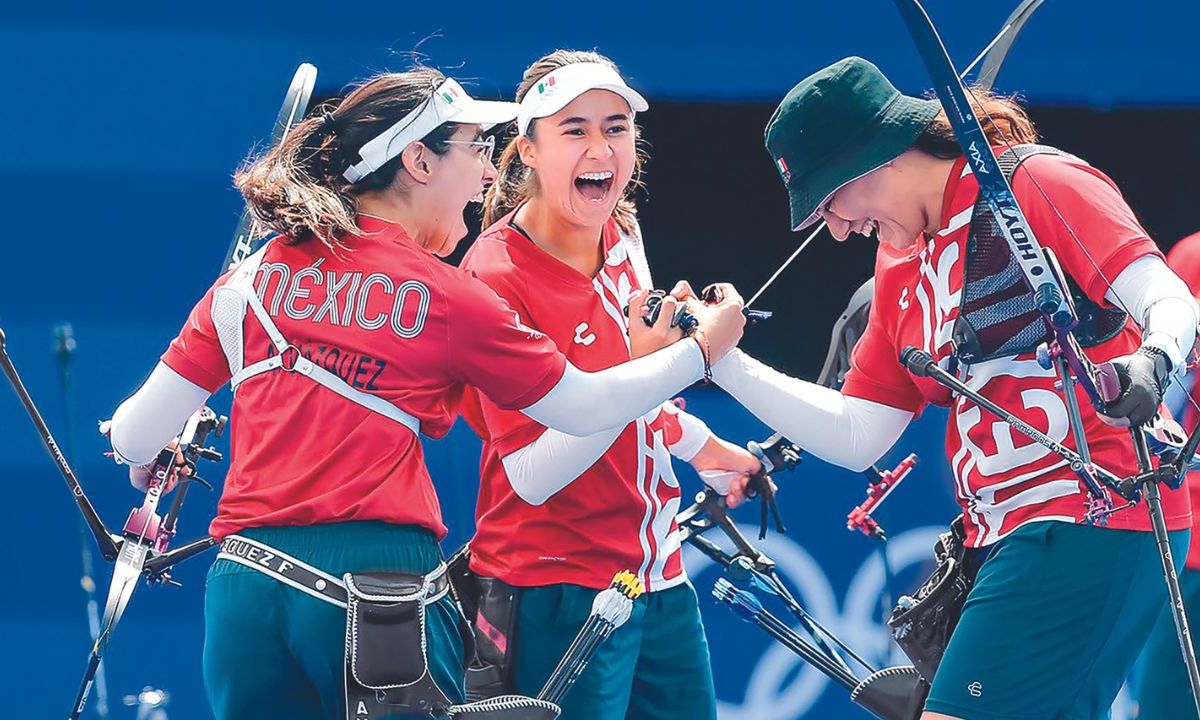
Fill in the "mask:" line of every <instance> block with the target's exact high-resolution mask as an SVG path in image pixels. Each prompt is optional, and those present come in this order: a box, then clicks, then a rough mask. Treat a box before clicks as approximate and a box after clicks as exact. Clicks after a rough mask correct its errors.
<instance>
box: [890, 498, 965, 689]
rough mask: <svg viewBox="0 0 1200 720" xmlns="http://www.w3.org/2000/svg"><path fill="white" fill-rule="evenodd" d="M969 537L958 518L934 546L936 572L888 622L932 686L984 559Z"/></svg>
mask: <svg viewBox="0 0 1200 720" xmlns="http://www.w3.org/2000/svg"><path fill="white" fill-rule="evenodd" d="M965 538H966V531H965V530H964V527H963V519H962V516H959V517H958V518H956V519H955V520H954V522H953V523H951V524H950V530H949V532H945V533H942V535H941V537H939V538H938V541H937V544H936V545H934V548H933V552H934V559H935V561H936V563H937V567H936V568H934V571H933V574H932V575H930V576H929V579H928V580H926V581H925V582H924V583H923V584H922V585H921V587H920V588H918V589H917V591H916V592H915V593H913V595H912V596H907V595H906V596H903V597H901V598H900V602H899V603H898V604H897V605H896V608H895V609H894V610H893V611H892V616H891V617H890V618H889V619H888V627H889V628H890V629H891V631H892V637H893V638H895V639H896V644H897V645H899V646H900V649H901V650H903V651H904V654H905V655H907V656H908V659H909V660H911V661H912V663H913V666H914V667H915V668H916V669H917V672H919V673H920V674H921V677H923V678H925V680H926V681H927V682H930V683H932V682H933V676H934V674H935V673H936V672H937V668H938V664H939V663H940V662H941V661H942V655H944V654H945V652H946V645H947V644H948V643H949V642H950V635H951V634H952V633H953V632H954V628H955V626H956V625H958V619H959V617H960V616H961V615H962V610H963V605H964V604H965V603H966V601H967V595H968V594H969V593H970V592H971V588H972V587H973V586H974V585H975V576H976V575H977V574H978V573H979V566H980V565H981V564H982V561H983V558H984V556H985V552H983V551H980V550H975V549H971V548H967V547H965V546H964V545H963V541H964V539H965Z"/></svg>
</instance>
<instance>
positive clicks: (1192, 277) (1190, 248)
mask: <svg viewBox="0 0 1200 720" xmlns="http://www.w3.org/2000/svg"><path fill="white" fill-rule="evenodd" d="M1167 265H1169V266H1170V268H1171V269H1172V270H1174V271H1175V274H1176V275H1178V276H1179V277H1181V278H1183V281H1184V282H1185V283H1187V286H1188V289H1189V290H1191V291H1192V295H1195V296H1196V297H1197V298H1200V233H1194V234H1192V235H1188V236H1187V237H1185V238H1184V239H1182V240H1180V241H1179V242H1177V243H1175V246H1174V247H1172V248H1171V252H1169V253H1167ZM1196 375H1197V373H1196V371H1195V370H1193V371H1192V372H1191V374H1190V376H1189V377H1188V378H1187V379H1186V384H1190V385H1191V388H1190V390H1189V394H1190V395H1191V398H1192V400H1191V402H1189V403H1187V404H1186V405H1185V406H1184V408H1183V412H1182V413H1180V414H1179V419H1180V422H1181V423H1182V424H1183V428H1184V429H1185V430H1187V431H1189V432H1191V430H1192V429H1193V428H1195V427H1196V423H1197V422H1200V413H1197V412H1196V407H1197V406H1200V384H1198V383H1197V377H1196ZM1187 483H1188V489H1189V491H1190V492H1191V494H1192V521H1193V522H1195V520H1196V518H1197V517H1200V470H1194V471H1192V472H1190V473H1188V476H1187ZM1187 567H1189V568H1191V569H1193V570H1200V533H1197V532H1196V531H1195V529H1193V530H1192V545H1191V549H1189V550H1188V556H1187Z"/></svg>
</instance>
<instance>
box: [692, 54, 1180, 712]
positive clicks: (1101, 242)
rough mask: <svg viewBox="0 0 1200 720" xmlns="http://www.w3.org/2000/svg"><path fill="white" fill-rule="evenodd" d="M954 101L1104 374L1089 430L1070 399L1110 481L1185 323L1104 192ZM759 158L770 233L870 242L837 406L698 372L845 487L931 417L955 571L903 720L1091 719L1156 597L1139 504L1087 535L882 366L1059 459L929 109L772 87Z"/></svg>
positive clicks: (940, 120)
mask: <svg viewBox="0 0 1200 720" xmlns="http://www.w3.org/2000/svg"><path fill="white" fill-rule="evenodd" d="M974 95H975V102H976V103H977V106H976V107H975V108H974V110H975V112H976V114H977V116H979V117H980V118H981V120H982V123H983V126H984V130H985V132H986V134H987V137H988V141H989V143H990V144H991V145H992V146H993V149H994V151H995V152H996V154H997V155H998V156H1001V157H1000V159H1001V165H1002V166H1005V167H1006V168H1007V169H1006V170H1005V172H1006V173H1011V174H1012V175H1011V183H1012V186H1013V190H1014V193H1015V194H1016V197H1017V200H1018V202H1019V203H1020V205H1021V207H1022V208H1023V209H1024V211H1025V214H1026V216H1027V218H1028V220H1029V223H1030V225H1031V226H1032V228H1033V231H1034V233H1035V234H1036V236H1037V238H1038V239H1039V241H1040V242H1041V244H1042V245H1043V246H1044V247H1046V248H1048V249H1050V250H1052V251H1053V252H1054V253H1055V254H1056V255H1057V257H1058V260H1059V262H1060V263H1061V265H1062V267H1063V270H1064V272H1065V273H1066V275H1067V276H1068V278H1069V284H1070V285H1071V287H1072V288H1073V290H1074V292H1075V302H1076V306H1077V308H1078V310H1079V315H1080V316H1081V317H1085V318H1088V321H1087V322H1084V323H1083V324H1082V325H1081V326H1080V327H1079V328H1078V329H1077V330H1076V334H1077V336H1078V338H1079V340H1080V343H1081V344H1082V345H1083V346H1084V352H1085V353H1086V355H1087V356H1088V357H1089V358H1090V359H1091V360H1092V361H1093V362H1097V363H1100V362H1105V361H1114V363H1115V366H1116V367H1117V368H1118V372H1119V373H1121V374H1122V375H1124V376H1125V380H1124V382H1123V385H1124V386H1125V392H1124V393H1123V394H1122V395H1121V397H1120V398H1118V399H1117V400H1116V401H1114V402H1113V403H1110V404H1109V405H1108V406H1106V408H1105V412H1106V416H1105V417H1104V418H1103V419H1102V418H1101V416H1100V415H1099V414H1098V413H1097V412H1096V411H1094V410H1093V409H1092V407H1091V405H1090V404H1089V403H1082V404H1083V408H1082V424H1083V428H1084V435H1085V436H1086V437H1087V439H1088V442H1089V444H1090V449H1091V455H1092V459H1093V461H1094V462H1096V463H1097V464H1099V465H1102V466H1104V467H1106V468H1108V469H1110V470H1112V471H1114V472H1116V473H1118V474H1121V475H1129V474H1133V473H1135V472H1136V471H1137V463H1136V458H1135V457H1134V454H1133V449H1132V444H1131V443H1130V439H1129V434H1128V432H1127V431H1126V430H1124V429H1121V428H1118V427H1116V426H1115V425H1120V424H1125V425H1128V424H1129V422H1130V420H1132V421H1133V422H1134V423H1137V422H1141V421H1142V420H1143V419H1145V417H1147V416H1149V415H1152V414H1153V413H1154V411H1155V410H1156V409H1157V406H1158V403H1159V400H1160V399H1161V388H1162V387H1163V385H1164V384H1165V383H1166V382H1167V381H1168V380H1169V378H1170V376H1171V375H1172V374H1173V373H1175V372H1176V371H1177V370H1179V369H1181V368H1183V366H1184V359H1183V358H1184V356H1185V354H1186V353H1187V351H1188V350H1190V349H1191V347H1192V344H1193V341H1194V340H1195V336H1196V322H1197V312H1196V305H1195V303H1194V302H1193V301H1192V298H1191V296H1190V294H1189V293H1188V290H1187V287H1186V285H1184V284H1183V282H1182V281H1181V280H1180V279H1179V278H1178V277H1177V276H1175V275H1174V274H1173V273H1172V272H1171V271H1170V270H1169V269H1168V268H1167V266H1166V265H1165V264H1164V262H1163V260H1162V256H1161V254H1160V253H1159V251H1158V249H1157V247H1156V246H1155V244H1154V241H1153V240H1151V239H1150V238H1149V236H1148V235H1147V234H1146V232H1145V230H1143V229H1142V227H1141V225H1140V224H1139V223H1138V221H1137V219H1136V217H1135V216H1134V214H1133V211H1132V210H1130V208H1129V206H1128V205H1127V204H1126V202H1125V200H1124V198H1123V197H1122V196H1121V192H1120V191H1119V190H1118V189H1117V187H1116V185H1115V184H1113V182H1112V181H1111V180H1109V179H1108V177H1106V176H1105V175H1104V174H1103V173H1101V172H1100V171H1099V170H1097V169H1095V168H1093V167H1092V166H1090V165H1088V164H1087V163H1086V162H1084V161H1083V160H1080V159H1079V158H1077V157H1074V156H1071V155H1068V154H1066V153H1063V152H1061V151H1058V150H1055V149H1053V148H1048V147H1044V146H1034V145H1032V144H1033V143H1034V142H1035V141H1036V140H1037V134H1036V132H1035V130H1034V127H1033V124H1032V122H1031V121H1030V119H1029V116H1028V115H1027V114H1026V113H1025V111H1024V110H1023V109H1022V108H1021V107H1020V106H1019V105H1018V104H1017V103H1016V102H1014V101H1013V100H1012V99H1010V98H1006V97H999V96H996V95H993V94H990V93H985V92H982V91H976V92H975V93H974ZM766 146H767V150H768V152H769V153H770V154H771V159H772V161H773V162H774V163H775V166H776V168H777V169H778V171H779V173H780V175H781V177H782V179H783V182H784V184H785V186H786V187H787V192H788V196H789V199H790V203H791V224H792V228H793V230H799V229H801V228H804V227H807V226H810V225H813V224H814V223H816V222H817V221H819V220H824V221H825V222H826V223H828V225H829V229H830V231H831V232H832V234H833V236H834V237H835V238H836V239H837V240H839V241H845V240H847V239H848V238H849V237H850V236H851V235H861V236H864V237H866V238H867V239H871V238H874V239H876V240H877V241H878V242H879V249H878V253H877V258H876V264H875V289H874V298H873V305H872V309H871V316H870V320H869V322H868V324H867V327H866V329H865V331H864V334H863V336H862V337H861V339H860V340H859V342H858V344H857V346H856V347H855V349H854V352H853V354H852V357H851V367H850V369H849V371H848V372H847V373H846V376H845V383H844V385H843V386H842V388H841V389H840V391H839V390H831V389H828V388H825V387H821V386H818V385H815V384H813V383H809V382H805V381H803V380H799V379H796V378H792V377H788V376H786V375H784V374H782V373H779V372H777V371H775V370H773V369H771V368H769V367H766V366H765V365H763V364H762V363H759V362H758V361H756V360H754V359H753V358H751V357H749V356H747V355H746V354H744V353H741V352H736V353H732V354H730V355H729V356H727V357H726V358H724V359H723V360H722V361H721V362H719V363H717V364H716V365H715V366H714V367H713V377H714V379H715V380H716V381H717V383H719V384H720V385H721V386H722V387H723V388H724V389H725V390H727V391H728V392H729V393H730V394H731V395H733V396H734V397H735V398H736V399H737V400H738V401H739V402H741V403H742V404H743V405H745V406H746V407H747V408H748V409H750V410H751V411H752V412H753V413H754V414H755V415H756V416H758V417H759V418H760V419H761V420H763V421H764V422H766V423H767V424H768V425H770V426H771V427H772V428H774V429H775V430H777V431H779V432H781V433H783V434H784V435H786V436H787V437H788V438H790V439H792V440H793V441H795V442H796V443H798V444H799V445H801V446H802V447H804V448H805V449H806V450H808V451H809V452H811V453H812V454H814V455H816V456H818V457H820V458H822V459H824V460H826V461H828V462H831V463H834V464H836V465H841V466H843V467H847V468H850V469H852V470H863V469H866V468H867V467H869V466H871V464H872V463H874V462H875V461H876V460H878V459H879V457H880V456H882V455H883V453H884V452H886V451H887V450H888V449H889V448H890V447H891V446H892V444H893V443H895V441H896V440H897V439H898V438H899V437H900V434H901V433H902V432H903V431H904V429H905V427H906V426H907V425H908V423H909V421H910V420H911V419H912V418H913V417H914V416H916V415H917V414H919V413H920V412H921V411H922V410H923V409H924V408H925V407H926V406H927V405H938V406H942V407H947V408H949V411H950V421H949V423H948V427H947V432H946V457H947V459H948V461H949V464H950V467H951V470H952V475H953V480H954V485H955V490H956V495H957V498H958V501H959V503H960V505H961V506H962V509H963V524H964V530H965V539H964V545H965V546H966V548H968V550H967V552H968V553H969V554H970V555H971V556H972V558H973V559H974V560H976V561H978V562H977V565H976V567H977V568H978V573H977V576H976V579H975V585H974V588H973V589H972V591H971V593H970V595H969V597H968V598H967V600H966V603H965V605H964V607H963V610H962V615H961V620H960V621H959V623H958V624H957V626H956V627H955V629H954V633H953V636H952V637H951V639H950V641H949V643H948V646H947V647H946V649H945V654H944V656H943V658H942V660H941V663H940V665H938V666H937V671H936V673H934V677H932V678H930V679H931V680H932V689H931V691H930V694H929V697H928V700H927V702H926V705H925V714H924V717H926V718H946V717H951V718H964V719H969V720H1015V719H1018V718H1095V717H1105V716H1106V715H1107V713H1108V709H1109V707H1110V705H1111V703H1112V701H1113V699H1114V698H1115V697H1116V695H1117V692H1118V691H1119V689H1120V687H1121V684H1122V681H1123V680H1124V678H1125V675H1126V672H1127V671H1128V670H1129V667H1130V665H1131V664H1132V663H1133V661H1134V659H1135V658H1136V657H1137V654H1138V652H1139V650H1140V649H1141V647H1142V645H1143V643H1144V642H1145V640H1146V637H1147V635H1148V634H1149V632H1150V629H1151V627H1152V626H1153V624H1154V621H1155V619H1156V618H1157V616H1158V614H1159V611H1160V610H1161V609H1162V608H1163V607H1164V606H1165V603H1166V589H1165V584H1164V582H1163V577H1162V572H1161V568H1160V565H1159V555H1158V552H1157V551H1156V548H1155V543H1154V536H1153V534H1152V532H1151V525H1150V520H1149V517H1148V514H1147V511H1146V509H1145V504H1144V503H1143V504H1140V505H1138V506H1137V507H1135V508H1133V509H1129V510H1124V511H1122V512H1118V513H1116V514H1114V515H1112V516H1111V517H1110V518H1109V520H1108V524H1107V525H1105V526H1093V525H1088V524H1086V523H1085V522H1084V515H1085V512H1086V510H1087V505H1088V500H1089V496H1088V493H1087V491H1086V489H1085V488H1084V487H1083V485H1082V483H1081V482H1080V481H1079V479H1078V478H1077V476H1076V475H1075V474H1074V473H1072V471H1071V470H1070V468H1069V467H1067V464H1066V462H1064V460H1063V459H1062V458H1061V457H1059V456H1058V455H1056V454H1053V453H1051V452H1050V451H1049V450H1046V449H1045V448H1043V447H1042V446H1041V445H1037V444H1034V443H1031V442H1030V441H1029V440H1027V439H1026V438H1025V437H1024V436H1022V435H1019V434H1015V433H1014V432H1013V430H1012V428H1010V426H1008V425H1006V424H1004V423H1002V422H1000V421H999V420H998V419H997V418H995V417H993V416H992V415H991V414H990V413H987V412H986V411H983V410H981V409H980V408H979V407H978V406H976V405H975V404H974V403H972V402H969V401H967V400H966V399H965V398H956V397H953V396H951V394H950V393H949V391H947V390H945V389H943V388H942V387H941V386H939V385H937V384H935V383H934V382H933V381H931V380H929V379H927V378H920V377H916V376H914V375H912V374H910V373H909V372H908V371H907V369H906V368H905V367H904V366H903V365H902V364H901V363H900V362H899V360H898V358H899V355H900V352H901V350H902V349H904V348H906V347H908V346H913V347H916V348H919V349H922V350H924V351H925V352H928V353H929V354H930V355H932V356H933V358H934V359H935V360H936V361H938V362H939V364H940V365H941V366H942V367H945V368H948V369H949V370H950V371H951V372H955V373H957V375H958V376H959V377H960V378H962V379H963V380H964V381H965V382H967V383H968V384H969V385H970V386H971V387H972V388H973V389H975V390H977V391H979V392H981V393H983V394H984V395H985V396H987V397H988V398H990V399H992V400H994V401H995V402H996V403H998V404H999V405H1001V406H1003V407H1006V408H1008V409H1009V410H1011V411H1012V412H1013V413H1014V414H1016V415H1017V416H1018V417H1020V418H1021V419H1022V420H1024V421H1025V422H1027V423H1028V424H1029V425H1032V426H1033V427H1035V428H1037V429H1038V430H1040V431H1041V432H1043V433H1046V434H1048V435H1050V436H1051V437H1053V438H1054V439H1055V440H1056V441H1059V442H1061V443H1063V444H1066V445H1069V446H1073V445H1074V436H1073V435H1072V434H1071V433H1070V432H1069V429H1068V427H1069V423H1068V416H1067V409H1066V407H1065V403H1064V400H1063V398H1062V395H1061V393H1059V392H1058V391H1056V389H1055V380H1056V377H1055V375H1054V372H1053V371H1052V370H1045V369H1043V368H1042V367H1041V366H1040V365H1039V364H1038V362H1037V360H1036V353H1035V352H1034V350H1035V348H1036V346H1037V344H1038V343H1040V342H1042V341H1043V340H1044V339H1045V335H1046V326H1045V325H1044V323H1043V321H1042V320H1041V316H1040V314H1039V312H1038V310H1037V308H1036V306H1035V305H1034V304H1033V300H1032V295H1031V293H1030V292H1029V290H1028V285H1025V284H1021V283H1022V282H1023V276H1017V275H1014V273H1019V272H1020V270H1019V268H1017V267H1016V263H1015V261H1014V260H1013V259H1012V257H1011V253H1010V252H1009V251H1008V247H1007V244H1006V243H1005V241H1004V239H1003V237H1002V236H1001V234H1000V230H999V227H998V226H997V225H996V223H995V221H994V219H993V217H992V215H991V213H990V211H989V210H988V209H987V207H986V205H985V204H984V203H982V202H981V201H980V198H979V187H978V184H977V182H976V180H975V177H974V175H973V174H972V173H971V172H970V170H969V169H968V168H967V166H966V163H965V161H964V158H963V156H962V153H961V151H960V150H959V146H958V143H957V142H956V140H955V137H954V134H953V131H952V130H951V127H950V125H949V123H948V122H947V120H946V117H945V115H944V113H943V112H942V110H941V107H940V106H939V104H938V102H937V101H936V100H927V99H921V98H916V97H910V96H907V95H903V94H901V93H900V92H899V91H897V90H896V88H895V87H893V86H892V84H891V83H890V82H889V81H888V80H887V78H885V77H884V76H883V74H882V73H881V72H880V71H879V69H878V68H876V67H875V66H874V65H872V64H871V63H869V62H867V61H866V60H863V59H861V58H847V59H845V60H842V61H840V62H837V63H835V64H833V65H830V66H829V67H827V68H825V69H823V70H820V71H819V72H817V73H815V74H813V75H811V76H809V77H808V78H806V79H805V80H803V81H802V82H800V84H798V85H797V86H796V87H795V88H793V89H792V91H791V92H790V93H788V95H787V97H785V98H784V99H783V102H781V103H780V105H779V107H778V109H776V111H775V114H774V115H773V116H772V117H771V120H770V122H769V123H768V125H767V128H766ZM964 308H965V310H964ZM968 360H969V361H968ZM1163 506H1164V509H1165V513H1166V518H1167V523H1168V528H1169V529H1170V530H1171V531H1172V532H1171V542H1172V545H1173V546H1174V550H1175V556H1176V557H1177V558H1180V559H1182V557H1183V550H1184V549H1185V548H1186V547H1187V538H1188V528H1189V527H1190V515H1189V509H1188V496H1187V491H1186V489H1181V490H1178V491H1164V494H1163Z"/></svg>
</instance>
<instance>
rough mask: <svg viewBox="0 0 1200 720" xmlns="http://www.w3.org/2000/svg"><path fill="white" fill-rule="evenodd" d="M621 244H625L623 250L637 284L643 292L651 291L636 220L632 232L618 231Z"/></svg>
mask: <svg viewBox="0 0 1200 720" xmlns="http://www.w3.org/2000/svg"><path fill="white" fill-rule="evenodd" d="M620 236H621V242H622V243H624V244H625V250H626V252H627V253H628V255H629V264H630V265H632V266H633V273H634V275H636V276H637V280H638V284H640V285H641V286H642V289H643V290H653V289H654V280H653V279H652V278H651V276H650V263H649V262H647V261H646V247H645V246H644V245H643V244H642V228H641V226H640V225H638V223H637V220H636V219H635V220H634V221H633V232H632V233H626V232H625V231H624V230H621V231H620Z"/></svg>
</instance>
